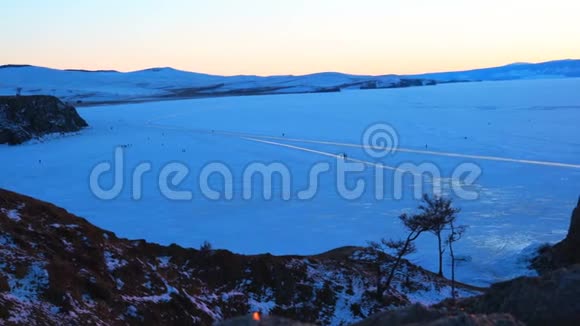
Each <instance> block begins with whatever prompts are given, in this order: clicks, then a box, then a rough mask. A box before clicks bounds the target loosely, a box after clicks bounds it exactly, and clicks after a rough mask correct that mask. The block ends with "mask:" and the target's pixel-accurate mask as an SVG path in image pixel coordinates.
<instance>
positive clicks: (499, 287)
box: [459, 265, 580, 325]
mask: <svg viewBox="0 0 580 326" xmlns="http://www.w3.org/2000/svg"><path fill="white" fill-rule="evenodd" d="M578 298H580V265H575V266H572V267H571V268H564V269H560V270H557V271H555V272H550V273H547V274H545V275H543V276H541V277H520V278H516V279H513V280H510V281H506V282H502V283H497V284H494V285H492V286H491V288H490V289H489V290H488V291H487V292H486V293H485V294H484V295H482V296H478V297H474V298H469V299H464V300H461V301H460V302H459V305H460V306H461V307H462V308H463V309H464V310H466V311H469V312H471V313H480V314H482V313H483V314H489V313H509V314H511V315H513V316H514V317H516V318H517V319H518V320H521V321H523V322H525V323H526V324H527V325H580V301H579V300H578Z"/></svg>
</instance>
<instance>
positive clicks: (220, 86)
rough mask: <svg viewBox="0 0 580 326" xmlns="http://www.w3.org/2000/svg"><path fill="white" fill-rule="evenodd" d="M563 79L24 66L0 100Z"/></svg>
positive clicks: (507, 70) (561, 68)
mask: <svg viewBox="0 0 580 326" xmlns="http://www.w3.org/2000/svg"><path fill="white" fill-rule="evenodd" d="M568 77H580V60H559V61H550V62H544V63H516V64H510V65H506V66H502V67H494V68H485V69H475V70H467V71H456V72H439V73H426V74H418V75H381V76H368V75H349V74H343V73H336V72H324V73H317V74H310V75H302V76H293V75H287V76H269V77H261V76H245V75H242V76H217V75H208V74H200V73H193V72H187V71H182V70H176V69H173V68H151V69H145V70H139V71H133V72H126V73H125V72H118V71H114V70H98V71H88V70H73V69H66V70H58V69H50V68H44V67H37V66H30V65H4V66H0V95H14V94H17V93H20V94H23V95H40V94H45V95H54V96H58V97H60V98H61V99H62V100H64V101H69V102H75V103H77V104H81V103H89V104H90V103H92V104H94V103H111V102H134V101H149V100H161V99H169V98H195V97H209V96H231V95H260V94H288V93H316V92H336V91H341V90H348V89H375V88H397V87H410V86H425V85H434V84H437V83H445V82H462V81H494V80H512V79H539V78H568Z"/></svg>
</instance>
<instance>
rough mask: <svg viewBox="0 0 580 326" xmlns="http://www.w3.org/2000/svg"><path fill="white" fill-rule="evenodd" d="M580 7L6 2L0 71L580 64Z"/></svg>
mask: <svg viewBox="0 0 580 326" xmlns="http://www.w3.org/2000/svg"><path fill="white" fill-rule="evenodd" d="M579 13H580V1H578V0H550V1H535V0H528V1H524V0H501V1H500V0H486V1H484V0H482V1H469V0H436V1H435V0H358V1H354V0H353V1H343V0H310V1H307V0H278V1H275V0H238V1H234V0H199V1H197V0H190V1H186V0H171V1H170V0H166V1H162V0H100V1H97V0H94V1H90V0H84V1H83V0H74V1H73V0H50V1H48V0H2V1H1V2H0V39H1V40H2V43H1V44H2V47H1V48H0V64H8V63H26V64H34V65H41V66H48V67H54V68H83V69H117V70H121V71H129V70H137V69H142V68H148V67H164V66H171V67H174V68H178V69H183V70H189V71H197V72H205V73H212V74H224V75H233V74H259V75H271V74H304V73H311V72H320V71H340V72H347V73H358V74H385V73H400V74H403V73H420V72H427V71H445V70H457V69H467V68H477V67H486V66H494V65H502V64H506V63H512V62H520V61H526V62H539V61H548V60H553V59H563V58H580V18H578V15H579Z"/></svg>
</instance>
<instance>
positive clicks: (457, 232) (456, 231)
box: [446, 222, 467, 302]
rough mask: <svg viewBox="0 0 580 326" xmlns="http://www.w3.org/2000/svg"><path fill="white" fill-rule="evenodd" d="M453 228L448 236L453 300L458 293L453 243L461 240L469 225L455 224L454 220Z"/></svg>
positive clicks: (451, 226)
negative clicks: (456, 290)
mask: <svg viewBox="0 0 580 326" xmlns="http://www.w3.org/2000/svg"><path fill="white" fill-rule="evenodd" d="M449 226H450V228H451V232H450V233H449V236H448V237H447V241H446V243H447V245H448V246H449V255H450V256H451V298H452V299H453V302H455V299H456V297H457V293H456V292H455V261H456V259H455V252H454V251H453V243H455V242H457V241H459V240H460V239H461V237H462V236H463V234H464V233H465V231H466V229H467V227H466V226H465V225H460V226H457V227H456V226H454V225H453V222H451V223H450V224H449Z"/></svg>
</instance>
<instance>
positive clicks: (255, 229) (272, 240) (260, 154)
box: [0, 79, 580, 284]
mask: <svg viewBox="0 0 580 326" xmlns="http://www.w3.org/2000/svg"><path fill="white" fill-rule="evenodd" d="M79 113H80V114H81V116H83V118H85V119H86V120H87V122H88V123H89V125H90V126H91V127H90V128H88V129H86V130H84V131H82V132H81V133H80V134H78V135H71V136H64V137H56V138H53V139H50V140H47V141H44V142H35V143H28V144H24V145H22V146H14V147H9V146H3V145H0V175H1V178H0V187H2V188H6V189H9V190H13V191H17V192H21V193H24V194H27V195H30V196H34V197H38V198H40V199H43V200H46V201H50V202H53V203H54V204H56V205H59V206H62V207H64V208H66V209H67V210H69V211H71V212H72V213H74V214H77V215H79V216H83V217H85V218H87V219H88V220H89V221H91V222H92V223H94V224H96V225H98V226H100V227H102V228H105V229H109V230H111V231H114V232H115V233H117V235H119V236H121V237H128V238H144V239H147V240H149V241H152V242H158V243H162V244H170V243H178V244H180V245H183V246H193V247H198V246H199V245H200V244H201V243H202V242H203V241H204V240H208V241H210V242H211V243H212V244H213V245H214V247H216V248H225V249H229V250H232V251H235V252H240V253H262V252H271V253H273V254H291V253H292V254H313V253H320V252H323V251H326V250H329V249H332V248H336V247H339V246H344V245H364V244H365V243H366V241H368V240H378V239H380V238H381V237H394V238H396V237H399V236H403V230H402V228H401V226H400V224H399V222H398V219H397V218H396V217H397V216H398V215H399V214H400V213H401V212H403V211H404V210H408V209H412V208H414V207H416V206H417V200H415V199H414V198H413V194H412V189H411V188H409V189H407V188H405V189H404V193H403V195H404V196H403V198H402V199H399V200H395V199H393V198H392V196H389V195H388V194H387V196H386V197H387V198H385V199H384V200H376V199H375V198H374V192H373V191H368V192H365V194H364V195H363V196H361V197H360V198H358V199H355V200H347V199H344V198H342V197H341V196H340V195H339V194H338V193H337V187H336V180H335V178H334V177H332V174H333V173H332V171H331V172H329V173H328V174H325V175H322V176H320V179H319V186H320V187H319V189H318V192H317V193H316V195H315V196H314V198H312V199H309V200H300V199H298V198H296V197H295V196H294V193H295V192H297V191H299V190H302V189H304V188H306V185H307V181H308V177H309V171H310V168H311V166H313V165H314V164H316V163H321V162H322V163H324V162H327V163H329V164H330V166H331V169H334V167H335V166H336V164H337V160H336V158H333V157H331V156H330V155H335V154H338V153H346V154H347V155H348V158H349V160H350V159H353V160H357V161H364V162H369V163H382V164H385V165H389V166H397V165H398V164H401V163H404V162H410V163H414V164H419V163H424V162H430V163H433V164H435V165H436V166H437V167H439V168H440V170H441V171H442V173H443V177H448V176H449V175H450V173H451V171H452V170H453V168H454V167H456V166H457V165H459V164H461V163H466V162H470V163H475V164H477V165H478V166H479V167H481V170H482V172H483V174H482V175H481V176H480V177H479V178H478V179H477V181H476V184H475V185H474V186H473V187H472V189H474V190H476V191H477V192H478V194H479V198H478V199H477V200H464V199H461V198H455V204H456V206H458V207H460V208H461V209H462V212H461V214H460V216H459V222H458V223H459V224H466V225H469V230H468V232H467V234H466V236H465V238H464V239H462V240H461V242H459V243H458V245H457V246H458V249H457V251H459V253H460V254H461V255H464V256H469V257H471V259H470V260H469V261H468V262H466V263H462V265H461V266H460V267H459V268H458V274H459V276H458V278H459V279H460V280H462V281H465V282H470V283H473V284H486V283H489V282H492V281H497V280H501V279H505V278H509V277H513V276H515V275H517V274H518V273H522V272H523V271H522V266H523V265H522V264H521V263H518V259H520V258H521V257H522V254H521V252H522V250H524V249H526V248H527V247H529V246H534V245H537V244H539V243H545V242H554V241H559V240H560V239H562V238H563V237H564V236H565V234H566V230H567V227H568V222H569V217H570V213H571V211H572V208H573V207H574V205H575V204H576V201H577V199H578V195H579V194H580V193H579V190H580V189H579V187H578V185H579V184H580V166H579V165H580V132H579V131H578V130H579V129H578V124H579V123H580V79H562V80H529V81H509V82H485V83H483V82H482V83H466V84H447V85H438V86H434V87H418V88H406V89H387V90H366V91H345V92H341V93H320V94H303V95H273V96H252V97H224V98H206V99H199V100H185V101H166V102H151V103H143V104H128V105H115V106H101V107H89V108H81V109H79ZM380 122H386V123H388V124H390V125H391V126H392V127H394V128H395V130H396V132H397V134H398V145H399V147H400V148H402V149H409V150H411V152H394V153H393V154H392V155H389V156H387V157H385V158H383V159H380V160H378V159H375V158H373V157H371V156H369V155H368V154H367V153H366V152H365V151H364V150H363V149H362V148H361V147H357V146H356V145H357V144H360V143H361V137H362V134H363V132H364V130H365V129H366V128H367V127H368V126H370V125H373V124H375V123H380ZM248 135H252V136H251V137H249V138H255V139H254V140H252V139H248V137H247V136H248ZM264 136H267V137H276V138H263V137H264ZM256 139H257V140H256ZM291 139H306V140H310V142H303V141H302V142H300V141H292V140H291ZM259 140H262V142H260V141H259ZM264 141H266V142H264ZM324 141H326V142H329V143H334V144H329V143H323V142H324ZM340 144H350V145H352V146H345V145H340ZM288 145H289V146H288ZM117 146H123V147H124V153H125V164H124V167H123V171H124V181H125V183H124V184H125V186H124V187H123V189H122V192H121V193H120V195H119V196H118V197H117V198H115V199H113V200H102V199H99V198H97V197H96V196H95V195H94V194H93V193H92V192H91V187H90V186H89V176H90V174H91V171H92V169H93V167H94V166H95V165H97V164H98V163H100V162H103V161H111V162H112V160H113V154H114V151H115V148H116V147H117ZM415 150H416V151H418V152H413V151H415ZM421 151H428V152H433V153H426V152H425V153H421ZM325 153H326V154H325ZM438 153H439V154H440V153H455V154H459V155H458V156H449V155H439V154H438ZM473 156H486V157H493V158H502V159H508V160H507V161H502V160H497V159H486V158H475V157H473ZM528 161H539V162H548V163H546V164H543V163H541V164H536V163H530V162H528ZM142 162H149V163H150V164H151V171H150V172H148V173H146V174H145V175H144V176H143V189H144V191H143V195H142V198H141V199H140V200H134V199H133V198H132V196H131V193H132V187H131V181H132V180H131V179H132V178H131V176H132V171H133V170H134V168H135V167H136V166H137V165H138V164H139V163H142ZM171 162H181V163H182V164H184V165H186V166H187V167H188V168H189V170H190V173H189V175H188V176H187V178H186V179H185V180H184V181H183V183H182V184H181V185H180V186H179V189H182V190H183V189H188V190H191V191H192V193H193V198H192V199H191V200H185V201H176V200H170V199H167V198H166V197H165V196H163V195H162V193H161V191H160V189H159V186H158V181H157V180H158V178H157V176H158V175H159V172H160V171H161V170H162V168H163V167H164V166H165V165H166V164H168V163H171ZM211 162H220V163H222V164H224V165H225V166H227V167H228V168H229V169H230V171H231V172H232V173H233V188H234V193H233V199H232V200H223V199H222V200H210V199H208V198H205V197H204V196H203V195H202V193H201V191H200V189H199V183H198V181H197V180H198V177H199V173H200V171H201V170H202V167H203V166H205V165H206V164H208V163H211ZM253 162H262V163H272V162H279V163H282V164H284V165H285V166H286V167H287V168H288V169H289V171H290V173H291V176H292V191H293V196H292V198H291V199H290V200H283V199H282V198H281V196H280V194H279V192H278V191H277V190H279V189H278V188H280V187H279V186H276V187H277V188H276V191H275V192H274V196H273V198H272V199H271V200H264V199H262V198H256V197H255V198H252V199H249V200H244V199H243V198H242V195H241V193H240V189H241V185H242V174H243V171H244V169H245V168H246V167H247V166H248V165H249V164H251V163H253ZM550 162H551V163H550ZM552 163H562V164H568V165H559V164H552ZM367 167H368V168H367V169H365V171H363V172H360V173H353V174H352V177H351V178H350V179H351V180H350V181H349V182H350V183H349V184H351V186H352V185H353V184H354V181H355V180H354V179H356V178H363V179H364V180H366V181H367V182H372V181H373V180H374V179H373V177H374V170H373V169H372V168H370V167H369V166H367ZM384 173H385V179H387V180H388V179H389V176H392V174H393V172H392V171H385V172H384ZM112 179H113V178H112V175H107V176H104V177H103V178H102V184H103V185H107V184H108V183H112ZM275 181H278V180H275ZM210 183H211V184H212V185H213V186H214V187H216V189H218V188H219V187H220V184H221V182H220V179H219V178H210ZM274 184H275V185H277V183H276V182H275V183H274ZM258 190H260V189H256V191H258ZM418 247H419V252H418V253H417V254H415V255H413V256H412V257H411V258H412V260H413V261H414V262H416V263H418V264H419V265H421V266H424V267H426V268H428V269H431V270H435V269H436V242H435V238H434V237H433V236H431V235H427V234H426V235H424V236H422V237H421V238H420V239H419V242H418ZM524 251H525V250H524ZM446 270H447V271H448V268H447V269H446Z"/></svg>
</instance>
